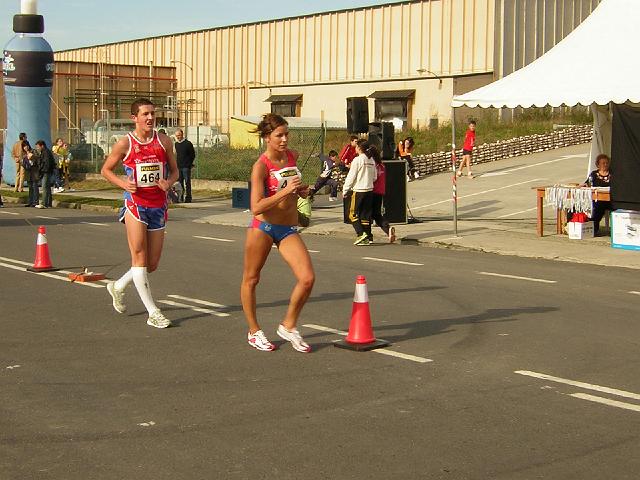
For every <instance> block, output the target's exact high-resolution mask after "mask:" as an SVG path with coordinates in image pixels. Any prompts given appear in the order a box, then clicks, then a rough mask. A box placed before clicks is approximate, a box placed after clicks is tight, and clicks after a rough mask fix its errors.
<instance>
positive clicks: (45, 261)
mask: <svg viewBox="0 0 640 480" xmlns="http://www.w3.org/2000/svg"><path fill="white" fill-rule="evenodd" d="M27 270H29V271H30V272H50V271H51V270H55V268H53V265H52V264H51V257H49V245H48V244H47V229H46V228H44V226H42V225H40V226H39V227H38V239H37V240H36V259H35V261H34V262H33V267H29V268H27Z"/></svg>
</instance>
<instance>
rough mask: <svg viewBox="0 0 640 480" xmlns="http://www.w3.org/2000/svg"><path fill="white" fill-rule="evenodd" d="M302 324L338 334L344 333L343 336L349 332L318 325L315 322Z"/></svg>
mask: <svg viewBox="0 0 640 480" xmlns="http://www.w3.org/2000/svg"><path fill="white" fill-rule="evenodd" d="M302 326H303V327H307V328H312V329H313V330H320V331H321V332H327V333H335V334H336V335H342V336H343V337H346V336H347V332H343V331H342V330H336V329H335V328H330V327H325V326H322V325H316V324H314V323H305V324H304V325H302Z"/></svg>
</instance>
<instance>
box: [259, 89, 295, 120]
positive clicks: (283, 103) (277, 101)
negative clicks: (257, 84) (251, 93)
mask: <svg viewBox="0 0 640 480" xmlns="http://www.w3.org/2000/svg"><path fill="white" fill-rule="evenodd" d="M265 101H266V102H271V113H275V114H278V115H281V116H283V117H299V116H300V107H301V105H302V95H298V94H296V95H271V96H270V97H269V98H267V99H266V100H265Z"/></svg>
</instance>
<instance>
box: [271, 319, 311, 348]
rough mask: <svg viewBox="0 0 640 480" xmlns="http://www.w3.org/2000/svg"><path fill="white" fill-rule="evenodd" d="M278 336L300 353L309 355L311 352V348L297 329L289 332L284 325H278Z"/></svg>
mask: <svg viewBox="0 0 640 480" xmlns="http://www.w3.org/2000/svg"><path fill="white" fill-rule="evenodd" d="M278 336H279V337H280V338H283V339H285V340H287V341H288V342H291V346H292V347H293V348H295V349H296V350H297V351H299V352H302V353H309V352H310V351H311V347H310V346H309V345H308V344H307V343H306V342H305V341H304V339H303V338H302V335H300V332H299V331H298V329H297V328H294V329H293V330H287V329H286V328H284V327H283V326H282V325H278Z"/></svg>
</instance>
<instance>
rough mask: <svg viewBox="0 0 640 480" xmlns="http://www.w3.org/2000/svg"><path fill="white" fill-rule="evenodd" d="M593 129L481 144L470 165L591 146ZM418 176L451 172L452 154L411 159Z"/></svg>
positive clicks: (582, 127) (579, 127)
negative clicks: (566, 148) (582, 145)
mask: <svg viewBox="0 0 640 480" xmlns="http://www.w3.org/2000/svg"><path fill="white" fill-rule="evenodd" d="M592 134H593V127H592V126H591V125H576V126H571V127H568V128H564V129H562V130H555V131H553V132H550V133H545V134H542V135H527V136H525V137H517V138H512V139H509V140H504V141H499V142H495V143H484V144H482V145H478V146H477V147H476V148H474V149H473V159H472V164H473V165H476V164H478V163H488V162H495V161H496V160H501V159H503V158H510V157H517V156H519V155H528V154H530V153H535V152H543V151H545V150H553V149H555V148H562V147H568V146H570V145H579V144H582V143H589V142H591V136H592ZM456 158H457V159H458V160H460V159H461V158H462V149H460V150H456ZM414 162H415V164H416V167H417V168H418V170H419V172H420V176H423V175H430V174H432V173H440V172H445V171H448V170H451V152H438V153H432V154H429V155H416V156H415V157H414Z"/></svg>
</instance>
